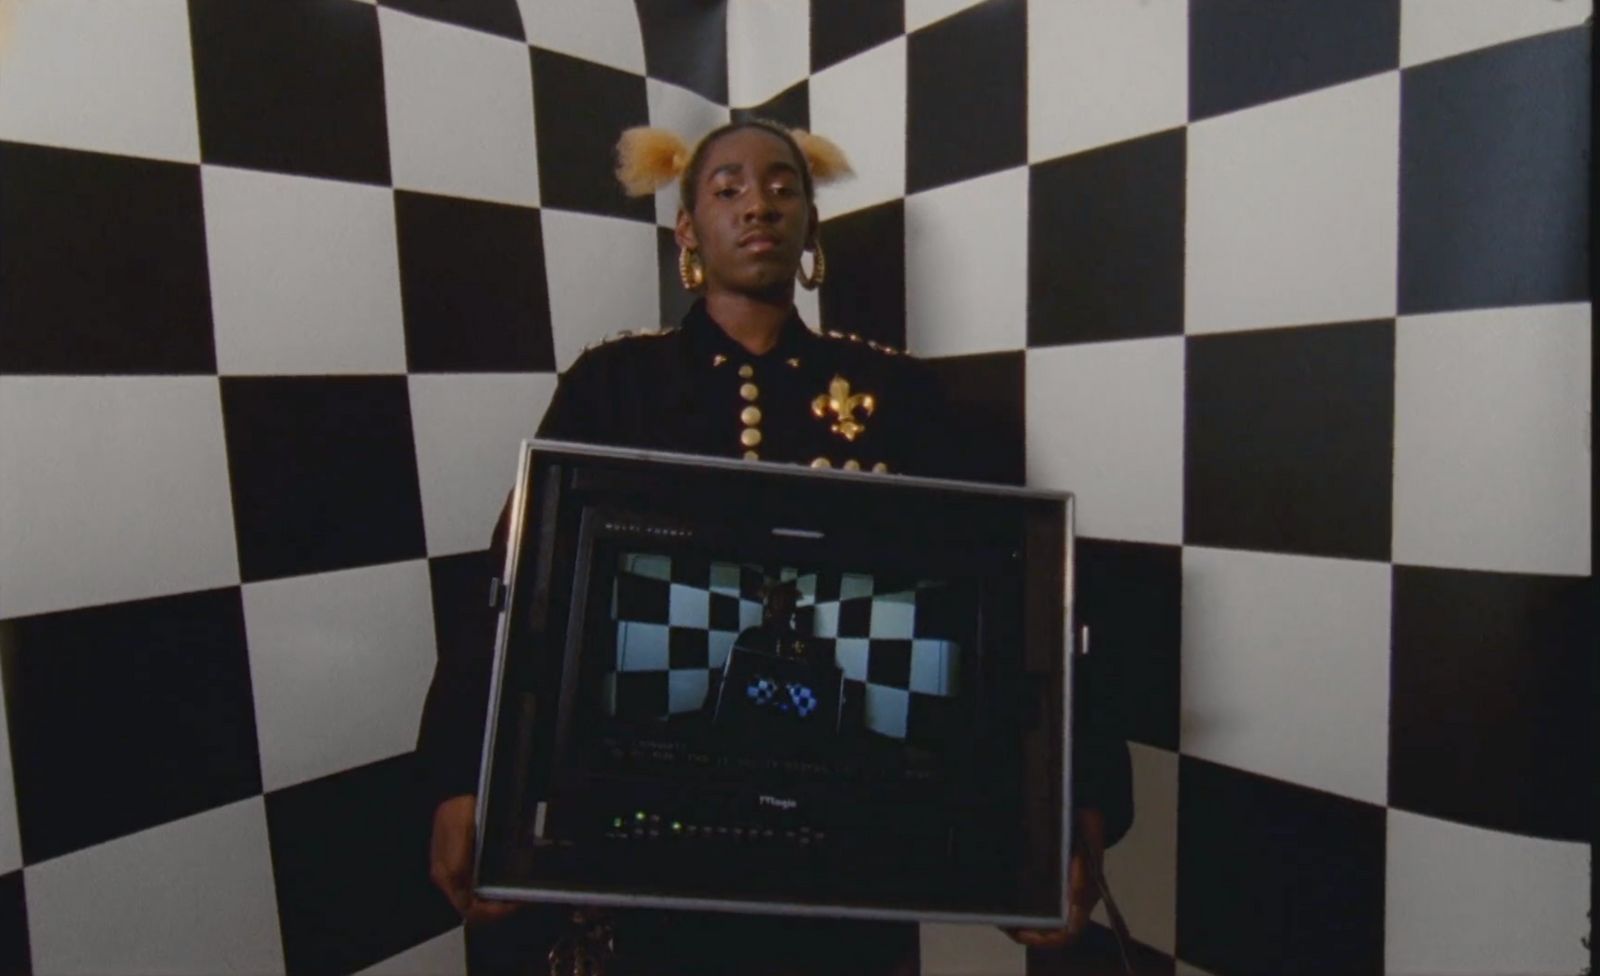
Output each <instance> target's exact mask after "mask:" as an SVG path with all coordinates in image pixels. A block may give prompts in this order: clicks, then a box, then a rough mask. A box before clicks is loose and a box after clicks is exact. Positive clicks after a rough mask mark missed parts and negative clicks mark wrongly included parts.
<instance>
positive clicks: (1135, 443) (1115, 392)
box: [1024, 336, 1184, 544]
mask: <svg viewBox="0 0 1600 976" xmlns="http://www.w3.org/2000/svg"><path fill="white" fill-rule="evenodd" d="M1183 363H1184V355H1183V339H1182V337H1180V336H1172V337H1169V338H1163V339H1137V340H1133V341H1128V342H1106V343H1093V344H1089V345H1072V346H1058V347H1055V348H1049V349H1030V350H1028V352H1027V366H1026V376H1025V389H1024V400H1025V402H1026V404H1027V417H1028V418H1029V423H1028V425H1027V431H1026V438H1027V461H1028V483H1029V484H1030V485H1033V486H1034V487H1037V488H1055V489H1059V490H1062V491H1071V492H1074V493H1075V494H1076V496H1077V522H1078V531H1079V532H1080V533H1082V534H1083V535H1086V536H1093V537H1095V538H1101V539H1129V540H1135V541H1139V542H1161V543H1169V544H1177V543H1181V542H1182V541H1183V383H1184V373H1183Z"/></svg>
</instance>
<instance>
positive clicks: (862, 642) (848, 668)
mask: <svg viewBox="0 0 1600 976" xmlns="http://www.w3.org/2000/svg"><path fill="white" fill-rule="evenodd" d="M867 647H868V643H867V639H866V638H865V637H841V638H839V639H838V640H836V641H834V643H833V662H834V664H836V665H838V667H839V670H840V671H843V672H844V676H845V677H846V678H849V679H850V680H851V681H865V680H867Z"/></svg>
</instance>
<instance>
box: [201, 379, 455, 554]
mask: <svg viewBox="0 0 1600 976" xmlns="http://www.w3.org/2000/svg"><path fill="white" fill-rule="evenodd" d="M222 414H223V417H222V419H223V425H224V430H225V432H226V435H227V442H228V471H229V474H230V476H231V478H232V486H233V524H234V533H235V535H236V536H237V538H238V541H239V570H240V572H241V574H242V575H243V577H244V579H245V581H247V582H248V581H252V580H261V579H271V578H273V577H278V576H294V575H299V574H302V573H315V572H322V571H324V570H332V569H348V568H351V567H354V566H367V565H373V564H376V563H386V562H395V561H397V560H402V559H418V558H421V557H422V556H423V555H424V554H425V547H424V543H423V536H422V501H421V493H420V491H419V489H418V486H417V461H416V448H415V446H414V443H413V439H412V435H411V403H410V400H409V398H408V394H407V391H406V381H405V378H404V377H400V376H340V377H325V376H319V377H228V378H225V379H223V381H222Z"/></svg>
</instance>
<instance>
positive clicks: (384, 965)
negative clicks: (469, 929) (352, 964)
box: [356, 927, 467, 976]
mask: <svg viewBox="0 0 1600 976" xmlns="http://www.w3.org/2000/svg"><path fill="white" fill-rule="evenodd" d="M466 972H467V943H466V938H465V932H464V930H462V929H461V928H460V927H457V928H453V929H451V930H450V931H448V932H446V933H445V934H443V935H439V936H435V937H434V938H431V939H429V940H428V941H426V942H424V943H421V944H420V945H414V946H412V947H411V948H409V949H407V950H406V951H405V952H401V953H397V954H396V955H393V956H390V957H389V958H387V959H385V960H384V961H382V962H380V963H377V964H375V965H372V966H368V967H367V968H366V969H363V970H360V971H359V972H357V973H356V976H466Z"/></svg>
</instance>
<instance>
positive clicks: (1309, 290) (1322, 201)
mask: <svg viewBox="0 0 1600 976" xmlns="http://www.w3.org/2000/svg"><path fill="white" fill-rule="evenodd" d="M1188 139H1189V148H1188V151H1189V174H1188V181H1189V182H1188V208H1189V212H1188V243H1187V253H1188V258H1187V266H1186V270H1185V274H1186V286H1185V302H1184V308H1185V311H1184V314H1185V322H1186V323H1187V325H1186V327H1187V330H1188V331H1189V332H1191V333H1196V332H1226V331H1231V330H1237V329H1251V328H1265V327H1271V326H1279V325H1303V324H1307V323H1316V322H1338V321H1349V320H1356V319H1370V318H1386V317H1389V316H1392V315H1394V313H1395V301H1396V299H1395V289H1396V284H1395V281H1396V277H1395V262H1396V260H1397V258H1396V254H1397V250H1396V247H1397V244H1396V242H1397V240H1398V235H1399V230H1398V226H1399V185H1400V184H1399V180H1400V175H1399V174H1400V161H1399V154H1400V76H1399V73H1398V72H1391V73H1389V74H1384V75H1378V76H1376V77H1373V78H1367V79H1364V80H1362V81H1356V82H1351V83H1350V84H1346V85H1338V86H1335V87H1333V88H1326V89H1323V90H1321V91H1316V92H1312V93H1311V94H1308V95H1301V96H1299V97H1297V98H1287V99H1284V100H1282V101H1277V102H1272V103H1270V104H1267V105H1261V106H1257V107H1254V108H1250V109H1245V110H1244V111H1240V112H1235V113H1232V114H1229V115H1223V116H1220V117H1218V118H1214V119H1207V120H1206V121H1204V122H1197V123H1195V124H1194V125H1191V126H1189V130H1188Z"/></svg>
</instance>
